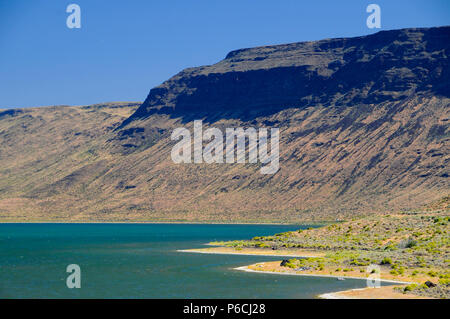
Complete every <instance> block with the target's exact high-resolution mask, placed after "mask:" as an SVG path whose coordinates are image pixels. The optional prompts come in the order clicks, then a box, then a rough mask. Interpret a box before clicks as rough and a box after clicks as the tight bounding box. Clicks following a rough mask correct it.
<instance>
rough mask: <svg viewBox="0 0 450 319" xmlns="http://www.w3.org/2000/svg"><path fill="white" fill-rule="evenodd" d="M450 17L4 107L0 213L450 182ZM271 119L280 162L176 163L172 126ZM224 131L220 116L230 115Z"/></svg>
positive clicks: (251, 205) (311, 196) (422, 199)
mask: <svg viewBox="0 0 450 319" xmlns="http://www.w3.org/2000/svg"><path fill="white" fill-rule="evenodd" d="M449 46H450V27H441V28H429V29H404V30H393V31H383V32H379V33H376V34H374V35H370V36H365V37H356V38H348V39H328V40H321V41H315V42H302V43H294V44H286V45H276V46H265V47H258V48H251V49H242V50H237V51H232V52H230V53H229V54H228V55H227V56H226V58H225V59H224V60H222V61H220V62H218V63H217V64H214V65H210V66H203V67H197V68H189V69H186V70H183V71H181V72H180V73H179V74H177V75H175V76H174V77H172V78H170V79H169V80H167V81H165V82H164V83H162V84H161V85H160V86H158V87H156V88H153V89H151V90H150V93H149V95H148V97H147V99H146V100H145V101H144V103H142V104H141V105H140V106H139V105H138V104H130V103H117V104H107V105H94V106H84V107H64V106H60V107H50V108H33V109H20V110H19V109H18V110H7V111H3V112H0V163H1V166H0V219H1V220H79V221H81V220H122V221H126V220H133V221H220V222H242V221H247V222H305V221H319V220H322V221H323V220H340V219H349V218H351V217H353V216H363V215H369V214H373V213H380V212H386V211H398V210H411V209H418V208H420V207H423V206H424V205H426V204H429V203H432V202H435V201H437V200H439V199H441V198H443V197H445V196H448V195H449V190H450V182H449V179H448V176H449V173H450V172H449V167H450V165H449V163H448V162H449V155H450V152H449V147H450V144H449V139H450V136H449V119H450V112H449V109H450V108H449V105H450V90H449V87H450V80H449V74H450V67H449V59H448V54H449ZM196 119H203V121H204V129H206V128H207V127H217V128H221V129H224V128H227V127H249V126H251V127H256V128H257V127H278V128H280V170H279V171H278V172H277V173H276V174H274V175H262V174H260V172H259V168H260V164H248V163H247V164H174V163H173V162H172V160H171V158H170V152H171V148H172V146H173V145H174V142H173V141H171V140H170V134H171V132H172V131H173V130H174V129H175V128H177V127H181V126H183V127H187V128H189V129H190V130H192V125H193V124H192V121H193V120H196ZM223 131H224V130H223Z"/></svg>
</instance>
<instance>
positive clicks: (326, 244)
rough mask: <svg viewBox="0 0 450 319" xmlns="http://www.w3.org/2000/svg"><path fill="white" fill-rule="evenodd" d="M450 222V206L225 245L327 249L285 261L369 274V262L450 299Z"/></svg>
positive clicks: (301, 267)
mask: <svg viewBox="0 0 450 319" xmlns="http://www.w3.org/2000/svg"><path fill="white" fill-rule="evenodd" d="M447 200H448V197H447ZM449 225H450V217H449V216H448V210H440V211H433V212H426V211H425V212H405V213H399V214H395V215H384V216H374V217H367V218H364V219H358V220H352V221H348V222H343V223H336V224H331V225H328V226H323V227H319V228H314V229H313V228H309V229H302V230H299V231H293V232H287V233H282V234H276V235H273V236H265V237H255V238H253V239H251V240H247V241H245V240H240V241H232V242H224V243H220V244H222V245H225V246H228V247H235V248H236V247H237V248H240V249H242V248H246V247H248V248H262V249H273V250H282V249H287V248H289V249H295V248H297V249H299V250H301V249H308V250H314V251H322V252H324V257H317V258H302V259H289V260H285V261H283V263H282V265H281V266H282V267H286V268H289V269H293V270H296V271H305V270H311V271H316V272H328V273H330V274H334V275H341V274H342V275H345V274H348V273H356V272H359V273H367V270H368V267H370V265H377V266H378V267H379V269H380V270H381V276H382V278H385V279H392V280H399V281H410V282H415V283H414V284H412V285H409V286H406V287H405V288H404V289H403V292H404V293H413V294H419V295H424V296H433V297H439V298H448V297H449V296H450V293H449V291H450V288H449V278H450V270H449V264H450V254H449V252H450V250H449V247H450V237H449V229H450V226H449ZM216 244H219V243H216ZM369 272H372V273H373V272H376V268H374V269H371V271H369ZM425 282H428V283H429V285H428V286H427V285H425Z"/></svg>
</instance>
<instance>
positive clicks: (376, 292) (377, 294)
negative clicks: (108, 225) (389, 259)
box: [177, 247, 429, 299]
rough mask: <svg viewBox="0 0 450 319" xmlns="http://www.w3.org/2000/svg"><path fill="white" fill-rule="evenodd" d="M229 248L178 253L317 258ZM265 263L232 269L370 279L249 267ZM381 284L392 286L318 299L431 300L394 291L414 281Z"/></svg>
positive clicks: (357, 289) (346, 292)
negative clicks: (230, 249)
mask: <svg viewBox="0 0 450 319" xmlns="http://www.w3.org/2000/svg"><path fill="white" fill-rule="evenodd" d="M226 248H227V247H213V248H198V249H180V250H177V252H184V253H198V254H218V255H244V256H270V257H303V258H308V257H316V256H317V255H311V254H307V253H306V252H305V253H303V254H302V252H299V253H297V254H283V252H282V251H281V252H280V251H278V254H276V253H274V252H275V251H273V253H269V252H271V251H269V252H267V253H264V252H263V253H259V252H258V253H255V252H252V251H244V252H230V251H226V250H224V249H226ZM263 264H264V262H261V263H256V264H252V265H246V266H240V267H235V268H232V269H233V270H237V271H245V272H252V273H260V274H270V275H284V276H304V277H322V278H335V279H339V278H344V279H355V280H366V281H367V279H368V277H362V276H360V277H358V276H345V275H341V276H339V275H328V274H314V273H303V274H302V273H298V272H288V271H286V272H283V271H270V270H255V269H251V268H249V267H251V266H257V265H263ZM379 281H380V282H384V283H389V284H392V285H388V286H381V287H378V288H370V287H365V288H356V289H348V290H342V291H335V292H327V293H323V294H320V295H317V296H316V297H317V298H321V299H429V298H426V297H423V296H418V295H411V294H404V293H401V292H398V291H395V290H394V287H403V286H405V285H409V284H411V283H414V282H412V281H401V280H394V279H382V278H380V279H379Z"/></svg>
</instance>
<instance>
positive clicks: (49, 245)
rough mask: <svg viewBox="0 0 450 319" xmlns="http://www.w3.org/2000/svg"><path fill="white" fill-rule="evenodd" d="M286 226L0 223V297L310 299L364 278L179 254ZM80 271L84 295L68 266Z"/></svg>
mask: <svg viewBox="0 0 450 319" xmlns="http://www.w3.org/2000/svg"><path fill="white" fill-rule="evenodd" d="M299 228H300V227H299V226H292V225H291V226H289V225H194V224H0V298H314V297H315V296H317V295H318V294H320V293H324V292H331V291H337V290H343V289H350V288H361V287H364V286H365V281H363V280H352V279H347V280H345V281H338V280H336V279H332V278H317V277H316V278H311V277H302V276H283V275H271V274H258V273H246V272H242V271H238V270H234V269H233V268H234V267H238V266H244V265H248V264H251V263H256V262H261V261H269V260H279V259H280V257H264V256H236V255H206V254H192V253H182V252H177V250H178V249H188V248H201V247H204V243H207V242H210V241H214V240H232V239H248V238H251V237H254V236H260V235H270V234H274V233H278V232H283V231H290V230H295V229H299ZM69 264H78V265H79V266H80V267H81V285H82V286H81V289H69V288H67V287H66V278H67V276H68V275H69V274H68V273H66V267H67V265H69Z"/></svg>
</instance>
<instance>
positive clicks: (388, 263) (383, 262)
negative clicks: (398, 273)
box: [380, 257, 392, 265]
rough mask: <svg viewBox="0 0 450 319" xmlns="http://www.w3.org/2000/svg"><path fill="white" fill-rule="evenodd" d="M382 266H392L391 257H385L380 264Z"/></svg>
mask: <svg viewBox="0 0 450 319" xmlns="http://www.w3.org/2000/svg"><path fill="white" fill-rule="evenodd" d="M380 265H392V259H391V258H389V257H384V258H383V260H382V261H381V262H380Z"/></svg>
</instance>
